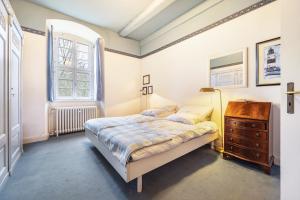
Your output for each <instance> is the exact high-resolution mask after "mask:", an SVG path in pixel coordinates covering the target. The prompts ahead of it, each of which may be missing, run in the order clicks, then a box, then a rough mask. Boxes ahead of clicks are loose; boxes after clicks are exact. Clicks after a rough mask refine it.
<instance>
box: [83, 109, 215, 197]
mask: <svg viewBox="0 0 300 200" xmlns="http://www.w3.org/2000/svg"><path fill="white" fill-rule="evenodd" d="M85 135H86V136H87V138H89V139H90V141H91V142H92V143H93V145H94V146H95V147H96V148H97V149H98V150H99V151H100V152H101V153H102V155H103V156H104V157H105V158H106V159H107V161H108V162H109V163H110V164H111V165H112V166H113V167H114V168H115V170H116V171H117V172H118V173H119V174H120V176H121V177H122V178H123V179H124V181H125V182H129V181H131V180H133V179H136V178H137V192H141V191H142V176H143V175H144V174H146V173H147V172H150V171H152V170H154V169H156V168H158V167H160V166H162V165H164V164H166V163H168V162H170V161H172V160H175V159H176V158H179V157H181V156H183V155H185V154H187V153H189V152H191V151H193V150H195V149H197V148H199V147H201V146H203V145H206V144H209V143H211V144H212V143H213V141H215V140H216V139H218V137H219V134H218V128H217V126H216V124H215V123H214V122H211V121H203V122H201V123H198V124H197V125H187V124H183V123H180V122H174V121H170V120H167V119H164V118H157V117H151V116H144V115H140V114H138V115H131V116H125V117H112V118H99V119H93V120H89V121H88V122H86V124H85Z"/></svg>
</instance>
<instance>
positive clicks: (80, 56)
mask: <svg viewBox="0 0 300 200" xmlns="http://www.w3.org/2000/svg"><path fill="white" fill-rule="evenodd" d="M76 47H77V48H76V50H77V68H80V69H88V68H89V62H88V61H89V46H88V45H85V44H81V43H77V44H76Z"/></svg>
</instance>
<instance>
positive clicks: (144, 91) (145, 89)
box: [142, 87, 148, 95]
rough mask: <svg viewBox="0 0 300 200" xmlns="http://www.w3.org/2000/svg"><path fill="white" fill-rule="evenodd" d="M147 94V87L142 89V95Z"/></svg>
mask: <svg viewBox="0 0 300 200" xmlns="http://www.w3.org/2000/svg"><path fill="white" fill-rule="evenodd" d="M147 94H148V87H143V88H142V95H147Z"/></svg>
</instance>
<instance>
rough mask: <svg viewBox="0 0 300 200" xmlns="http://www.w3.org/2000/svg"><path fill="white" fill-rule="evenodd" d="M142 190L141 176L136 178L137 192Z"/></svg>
mask: <svg viewBox="0 0 300 200" xmlns="http://www.w3.org/2000/svg"><path fill="white" fill-rule="evenodd" d="M142 189H143V179H142V176H139V177H137V192H139V193H140V192H142Z"/></svg>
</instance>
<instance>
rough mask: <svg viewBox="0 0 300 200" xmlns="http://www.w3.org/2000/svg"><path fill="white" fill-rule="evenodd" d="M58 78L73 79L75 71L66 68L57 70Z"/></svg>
mask: <svg viewBox="0 0 300 200" xmlns="http://www.w3.org/2000/svg"><path fill="white" fill-rule="evenodd" d="M57 76H58V79H68V80H73V72H72V71H65V70H57Z"/></svg>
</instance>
